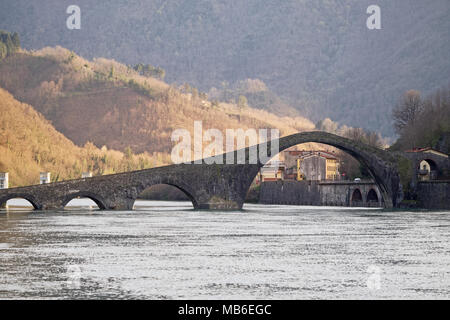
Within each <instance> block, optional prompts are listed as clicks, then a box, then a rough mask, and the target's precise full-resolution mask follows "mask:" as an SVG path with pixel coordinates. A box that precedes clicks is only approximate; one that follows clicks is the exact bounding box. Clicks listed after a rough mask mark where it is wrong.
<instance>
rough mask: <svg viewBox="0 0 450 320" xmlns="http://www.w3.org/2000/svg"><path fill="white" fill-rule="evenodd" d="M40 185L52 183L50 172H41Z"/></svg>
mask: <svg viewBox="0 0 450 320" xmlns="http://www.w3.org/2000/svg"><path fill="white" fill-rule="evenodd" d="M39 183H40V184H46V183H50V172H41V173H40V174H39Z"/></svg>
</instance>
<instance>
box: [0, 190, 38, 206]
mask: <svg viewBox="0 0 450 320" xmlns="http://www.w3.org/2000/svg"><path fill="white" fill-rule="evenodd" d="M16 198H20V199H25V200H27V201H28V202H29V203H31V205H32V206H33V208H34V209H35V210H40V209H41V208H42V205H41V204H40V203H39V202H38V201H37V200H36V199H35V198H34V196H33V195H31V194H26V193H12V194H9V195H7V196H5V197H3V198H1V199H0V208H1V207H3V206H5V205H6V202H7V201H8V200H11V199H16Z"/></svg>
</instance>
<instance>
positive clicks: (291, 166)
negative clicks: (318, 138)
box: [284, 150, 340, 181]
mask: <svg viewBox="0 0 450 320" xmlns="http://www.w3.org/2000/svg"><path fill="white" fill-rule="evenodd" d="M284 161H285V163H286V173H285V178H286V180H298V181H300V180H316V181H320V180H337V179H339V177H340V175H339V159H338V158H337V157H336V156H335V155H334V154H332V153H330V152H328V151H320V150H319V151H296V150H295V151H285V152H284Z"/></svg>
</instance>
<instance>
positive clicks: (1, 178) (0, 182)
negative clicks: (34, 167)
mask: <svg viewBox="0 0 450 320" xmlns="http://www.w3.org/2000/svg"><path fill="white" fill-rule="evenodd" d="M8 187H9V173H8V172H0V189H8Z"/></svg>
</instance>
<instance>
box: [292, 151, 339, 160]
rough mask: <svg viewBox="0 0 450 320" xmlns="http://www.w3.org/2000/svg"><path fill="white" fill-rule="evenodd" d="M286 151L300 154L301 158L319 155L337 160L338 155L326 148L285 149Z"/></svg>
mask: <svg viewBox="0 0 450 320" xmlns="http://www.w3.org/2000/svg"><path fill="white" fill-rule="evenodd" d="M285 153H287V154H289V155H291V156H299V158H301V157H306V156H313V155H316V156H317V155H318V156H321V157H324V158H326V159H330V160H337V157H336V156H335V155H334V154H332V153H330V152H328V151H324V150H302V151H298V150H294V151H285Z"/></svg>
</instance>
